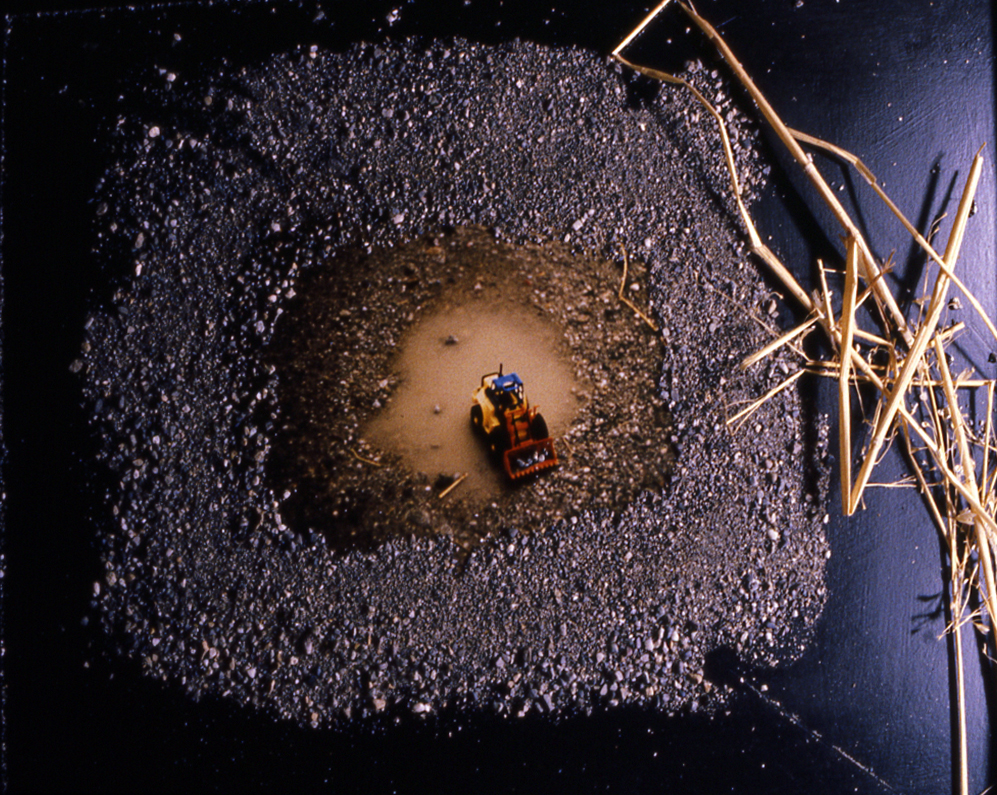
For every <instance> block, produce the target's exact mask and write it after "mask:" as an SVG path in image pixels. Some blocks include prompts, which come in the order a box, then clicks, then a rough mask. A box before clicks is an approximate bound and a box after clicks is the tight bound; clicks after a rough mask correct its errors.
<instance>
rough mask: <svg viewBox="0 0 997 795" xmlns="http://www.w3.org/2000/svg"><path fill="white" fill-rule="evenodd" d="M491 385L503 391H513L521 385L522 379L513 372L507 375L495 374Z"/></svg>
mask: <svg viewBox="0 0 997 795" xmlns="http://www.w3.org/2000/svg"><path fill="white" fill-rule="evenodd" d="M492 385H493V386H494V387H495V389H501V390H502V391H503V392H513V391H515V390H516V389H517V388H518V387H521V386H522V385H523V381H522V379H520V377H519V376H518V375H516V374H515V373H509V374H508V375H500V376H496V377H495V380H494V381H493V382H492Z"/></svg>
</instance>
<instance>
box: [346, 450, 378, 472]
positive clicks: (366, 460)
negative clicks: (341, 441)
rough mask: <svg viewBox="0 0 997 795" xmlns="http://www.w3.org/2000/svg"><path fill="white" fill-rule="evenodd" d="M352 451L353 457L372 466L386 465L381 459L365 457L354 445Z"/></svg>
mask: <svg viewBox="0 0 997 795" xmlns="http://www.w3.org/2000/svg"><path fill="white" fill-rule="evenodd" d="M350 452H351V453H352V454H353V457H354V458H355V459H356V460H357V461H362V462H363V463H364V464H370V465H371V466H372V467H383V466H384V464H382V463H380V462H379V461H372V460H371V459H369V458H364V457H363V456H362V455H360V453H358V452H357V451H356V450H354V449H353V448H352V447H351V448H350Z"/></svg>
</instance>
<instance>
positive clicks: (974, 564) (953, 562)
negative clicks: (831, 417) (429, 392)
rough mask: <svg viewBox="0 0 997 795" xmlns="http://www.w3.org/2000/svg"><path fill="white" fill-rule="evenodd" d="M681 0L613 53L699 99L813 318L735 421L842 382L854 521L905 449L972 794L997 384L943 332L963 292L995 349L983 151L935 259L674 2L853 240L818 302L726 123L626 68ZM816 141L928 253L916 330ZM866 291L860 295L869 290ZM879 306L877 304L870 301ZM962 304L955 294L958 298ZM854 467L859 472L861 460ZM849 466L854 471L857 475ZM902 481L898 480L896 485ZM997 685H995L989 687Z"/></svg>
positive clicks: (992, 613) (995, 468) (847, 500)
mask: <svg viewBox="0 0 997 795" xmlns="http://www.w3.org/2000/svg"><path fill="white" fill-rule="evenodd" d="M670 2H671V0H664V2H662V3H661V4H660V5H659V6H658V7H657V8H655V9H654V10H653V11H652V12H651V13H650V14H649V15H648V16H647V17H646V18H645V19H644V20H643V21H642V22H641V24H640V25H638V26H637V27H636V28H635V29H634V30H633V31H632V32H631V33H630V35H629V36H627V37H626V38H625V39H624V40H623V41H622V42H621V43H620V45H619V46H618V47H617V48H616V50H614V52H613V56H614V57H615V58H616V59H617V60H618V61H620V62H621V63H623V64H625V65H626V66H628V67H630V68H631V69H634V70H635V71H637V72H640V73H641V74H644V75H646V76H647V77H650V78H652V79H654V80H659V81H662V82H666V83H670V84H673V85H679V86H682V87H684V88H686V89H688V90H689V91H691V92H692V93H693V95H694V96H695V97H696V99H697V100H698V101H699V102H700V103H701V104H702V105H703V106H704V107H705V108H706V109H707V111H708V112H709V113H710V115H711V116H712V117H713V119H714V120H715V122H716V124H717V128H718V131H719V135H720V138H721V141H722V144H723V150H724V154H725V158H726V162H727V167H728V170H729V172H730V180H731V190H732V191H733V196H734V199H735V201H736V203H737V207H738V211H739V213H740V215H741V219H742V221H743V223H744V225H745V227H746V229H747V234H748V238H749V241H750V245H751V248H752V251H753V253H754V254H755V255H757V256H758V258H759V259H760V260H761V261H762V262H763V263H764V264H765V266H766V267H767V268H768V269H769V270H770V271H771V273H772V274H773V275H774V276H775V278H776V279H778V280H779V281H780V282H781V283H782V285H783V286H784V287H785V288H786V290H787V292H788V294H789V295H790V296H792V297H793V299H794V300H795V301H796V302H797V303H798V304H799V305H800V307H802V309H803V310H804V312H805V314H806V320H805V321H804V322H803V323H801V324H800V325H798V326H797V327H796V328H794V329H792V330H790V331H789V332H787V333H785V334H783V335H781V336H779V337H778V338H777V339H774V340H773V341H772V343H771V344H769V345H767V346H765V347H764V348H763V349H762V350H760V351H758V352H757V353H755V354H754V355H752V356H750V357H748V358H747V359H746V360H745V361H744V362H743V364H742V366H743V367H745V368H747V367H751V366H752V365H753V364H756V363H757V362H759V361H761V360H762V359H764V358H766V357H767V356H769V355H770V354H772V353H774V352H776V351H778V350H780V349H781V348H783V347H784V346H787V345H792V346H794V349H795V350H797V352H798V353H799V354H800V361H801V366H800V369H799V370H798V371H796V372H794V373H793V374H791V375H790V376H789V377H788V378H787V379H786V380H785V381H784V382H783V383H781V384H780V385H779V386H777V387H775V388H774V389H772V390H771V391H770V392H768V393H767V394H765V395H762V396H761V397H759V398H758V399H757V400H755V401H754V402H752V403H751V404H750V405H748V406H747V407H745V408H744V409H742V410H741V411H739V412H737V413H736V414H734V415H733V416H731V417H730V418H729V420H728V422H729V424H731V425H735V426H737V425H738V424H739V423H742V422H743V421H744V420H746V419H747V417H749V416H750V415H751V414H752V412H754V411H755V410H756V409H757V408H758V407H759V406H761V405H762V404H764V403H765V402H766V401H767V400H769V399H771V398H772V397H773V396H774V395H775V394H777V393H778V392H780V391H782V390H783V389H786V388H788V387H790V386H791V385H792V384H794V383H795V382H796V381H797V380H798V379H799V378H800V377H801V376H803V375H804V374H805V373H813V374H816V375H818V376H822V377H830V378H835V379H837V381H838V408H839V423H838V427H839V453H840V455H839V458H840V466H841V472H840V475H841V486H842V495H841V500H842V506H843V509H844V511H845V513H846V514H848V515H851V514H852V513H854V511H855V510H856V509H857V508H858V507H859V506H860V505H861V504H862V498H863V494H864V492H865V489H866V488H867V487H868V486H869V485H870V479H871V475H872V472H873V470H874V469H875V467H876V465H877V463H878V461H879V460H880V456H881V454H882V452H883V450H884V448H885V446H886V445H887V444H888V442H889V441H890V440H892V439H894V438H898V437H899V438H900V439H902V440H903V444H904V446H905V451H906V454H907V460H908V462H909V464H910V467H911V469H912V478H911V481H910V482H911V485H914V484H916V485H917V486H918V487H919V489H920V492H921V495H922V497H923V500H924V503H925V505H926V506H927V508H928V510H929V512H930V514H931V516H932V518H933V520H934V522H935V524H936V526H937V528H938V531H939V534H940V538H941V540H942V543H943V545H944V548H945V550H946V556H947V569H948V571H947V573H946V574H943V576H944V577H946V578H947V580H948V582H947V590H948V596H949V600H950V605H951V615H952V620H951V623H950V624H949V626H948V627H947V631H949V632H952V633H953V634H954V636H955V637H954V643H953V644H952V648H953V656H954V659H953V665H954V671H955V679H956V703H955V704H954V709H955V710H956V713H957V718H958V721H957V725H958V727H959V729H958V732H959V736H958V737H957V742H956V749H957V750H956V757H957V758H956V760H955V765H956V767H957V770H958V775H957V777H956V781H957V791H958V792H960V793H964V794H965V793H968V775H967V769H968V765H967V759H966V753H967V751H966V748H967V738H966V717H965V685H964V660H963V654H962V642H961V631H962V629H963V628H964V627H965V626H967V625H968V624H972V625H973V627H974V628H975V630H976V633H977V636H978V639H979V649H980V653H981V655H983V657H984V659H986V660H987V661H988V663H987V665H986V666H985V668H986V669H987V671H988V672H989V675H990V676H991V677H993V676H994V674H995V671H994V669H993V668H992V667H990V662H991V661H993V657H992V655H991V649H990V646H991V644H992V642H993V640H992V637H993V633H992V631H991V630H992V628H993V626H994V620H995V618H997V588H995V582H994V563H993V561H994V555H995V552H997V521H995V507H997V462H993V461H992V460H991V459H992V455H991V454H992V453H993V452H995V451H997V431H995V427H994V423H993V421H992V420H993V410H994V391H995V383H997V382H995V381H994V380H992V379H986V378H981V377H977V376H976V375H975V374H974V373H973V372H971V371H966V372H963V373H960V374H958V375H955V376H953V374H952V372H951V371H950V366H949V355H948V354H947V352H946V349H947V348H948V346H950V345H951V344H952V342H953V340H955V339H956V338H957V336H958V334H959V332H960V331H962V329H963V324H961V323H960V324H955V325H953V326H949V327H940V320H941V318H942V312H943V309H944V308H945V307H946V306H947V305H948V303H949V301H950V299H949V292H950V290H951V288H952V287H953V286H954V287H955V288H957V289H958V290H960V291H961V293H962V295H963V297H964V298H965V299H966V300H967V301H968V302H969V304H970V305H971V306H972V307H973V309H974V310H975V311H976V312H977V313H978V315H979V316H980V317H981V318H982V320H983V323H984V324H985V325H986V327H987V329H988V330H989V331H990V333H991V334H992V335H993V337H994V339H995V341H997V328H995V327H994V324H993V322H992V321H991V320H990V318H989V317H987V314H986V312H985V311H984V309H983V307H982V306H981V304H980V302H979V301H978V300H977V299H976V297H975V296H974V295H973V294H972V292H970V290H969V289H968V288H967V287H966V285H965V284H963V282H962V281H961V280H960V278H959V277H958V275H957V274H956V273H955V268H956V264H957V261H958V258H959V251H960V247H961V245H962V241H963V237H964V234H965V230H966V222H967V220H968V218H969V216H970V214H971V210H972V207H973V200H974V196H975V193H976V188H977V184H978V182H979V178H980V173H981V170H982V166H983V158H982V154H981V152H977V154H976V156H975V158H974V159H973V162H972V166H971V168H970V173H969V177H968V179H967V180H966V185H965V187H964V189H963V193H962V198H961V200H960V202H959V207H958V211H957V212H956V216H955V220H954V223H953V226H952V230H951V232H950V235H949V239H948V242H947V245H946V248H945V251H944V253H943V254H939V253H938V251H937V250H936V249H935V248H934V247H933V245H932V244H931V243H930V242H929V240H928V239H927V238H925V237H924V236H923V235H922V234H921V233H920V232H918V231H917V229H916V228H915V227H914V226H913V224H911V223H910V221H908V220H907V218H906V217H905V216H904V215H903V213H902V212H901V211H900V209H899V208H898V207H897V206H896V205H895V204H894V203H893V201H891V200H890V198H889V197H888V196H887V195H886V193H885V192H884V191H883V189H882V188H881V186H880V184H879V182H878V181H877V180H876V178H875V176H874V175H873V174H872V172H871V171H870V170H869V169H868V168H867V167H866V166H865V164H864V163H862V161H861V160H859V159H858V158H857V157H855V156H854V155H853V154H851V153H849V152H846V151H844V150H843V149H840V148H839V147H837V146H834V145H833V144H829V143H827V142H825V141H822V140H820V139H818V138H814V137H812V136H810V135H807V134H805V133H802V132H799V131H797V130H793V129H790V128H789V127H787V126H786V125H785V124H784V123H783V122H782V120H781V119H780V118H779V116H778V115H777V114H776V112H775V111H774V110H773V108H772V107H771V105H770V104H769V103H768V101H767V100H766V99H765V97H764V96H763V95H762V93H761V91H759V90H758V88H757V86H756V85H755V84H754V82H753V81H752V80H751V78H750V77H749V75H748V74H747V72H746V71H745V70H744V68H743V67H742V66H741V64H740V63H739V62H738V60H737V58H735V56H734V54H733V53H732V52H731V50H730V48H729V47H728V46H727V44H726V43H725V42H724V40H723V39H722V38H721V37H720V35H719V34H718V33H717V31H716V30H715V29H714V28H713V27H712V26H711V25H710V24H709V23H708V22H707V21H706V20H705V19H703V18H702V17H701V16H700V15H699V14H698V13H696V11H695V10H694V9H693V8H692V7H691V6H690V5H686V4H685V3H682V2H680V1H679V0H675V3H674V5H675V6H677V7H678V8H679V9H681V11H682V12H683V13H685V15H686V16H687V17H688V18H689V19H690V20H691V21H692V22H693V23H694V24H695V25H696V26H697V27H698V28H699V29H700V30H701V31H702V32H703V33H704V34H705V36H706V37H707V38H708V39H709V40H710V41H711V42H712V43H713V44H714V46H715V47H716V48H717V49H718V50H719V52H720V54H721V56H722V57H723V59H724V61H725V62H726V63H727V65H728V66H729V67H730V69H731V70H732V72H733V73H734V75H735V77H736V78H737V80H738V81H739V82H740V83H741V85H742V86H743V87H744V89H745V90H746V91H747V92H748V94H749V95H750V96H751V98H752V100H753V101H754V103H755V104H756V105H757V107H758V110H759V111H760V113H761V114H762V116H763V117H764V119H765V121H766V122H767V123H768V124H769V125H770V126H771V127H772V129H773V130H774V132H775V133H776V135H777V136H778V137H779V139H780V140H781V141H782V143H783V144H785V146H786V148H787V149H788V150H789V152H790V154H791V155H792V157H793V158H794V160H796V162H797V163H799V165H800V166H801V167H802V168H803V170H804V173H805V174H806V176H807V177H808V179H809V180H810V182H811V184H812V185H813V187H814V188H815V189H816V191H817V194H818V195H819V196H820V198H821V199H822V200H823V201H824V202H825V203H826V204H827V206H828V207H829V208H830V209H831V211H832V213H833V214H834V217H835V218H836V219H837V221H838V223H840V225H841V227H842V231H843V238H844V241H845V257H844V272H843V274H842V277H843V278H842V284H841V287H840V296H835V294H834V293H833V291H832V289H831V288H830V287H829V283H828V278H827V277H828V272H827V271H826V270H825V269H824V266H823V264H822V263H818V265H819V269H820V276H821V289H820V290H819V291H816V292H815V293H814V294H813V295H810V294H808V293H807V292H806V291H805V290H804V289H803V287H802V286H801V285H800V283H799V282H798V281H797V280H796V278H795V277H794V276H793V274H792V272H791V271H790V270H789V269H788V268H787V267H786V266H785V265H784V264H783V263H782V262H781V261H780V259H779V258H778V257H777V256H776V254H775V253H774V252H773V251H772V250H771V249H770V248H769V247H768V246H766V245H765V244H764V243H763V242H762V239H761V237H760V236H759V234H758V231H757V229H756V228H755V224H754V222H753V220H752V218H751V216H750V214H749V213H748V211H747V208H746V207H745V204H744V202H743V200H742V197H741V189H740V185H739V181H738V177H737V169H736V166H735V163H734V156H733V152H732V150H731V146H730V140H729V136H728V133H727V129H726V125H725V123H724V120H723V118H722V117H721V116H720V114H719V113H718V111H717V110H716V109H715V108H714V107H713V106H712V105H711V104H710V102H709V101H708V100H707V99H706V98H705V97H704V96H703V95H702V94H701V93H700V92H699V91H698V90H697V89H696V88H695V87H694V86H693V85H691V84H690V83H689V82H688V81H686V80H684V79H683V78H681V77H676V76H674V75H670V74H667V73H664V72H661V71H658V70H656V69H650V68H647V67H644V66H639V65H637V64H633V63H630V62H629V61H627V60H626V59H625V58H623V56H622V55H621V54H620V53H621V52H622V51H623V50H624V49H625V48H626V47H627V46H628V45H629V44H630V43H631V42H632V41H633V40H634V39H635V38H636V37H637V36H638V35H639V34H640V33H641V32H642V31H643V30H644V29H645V28H646V27H647V25H648V24H649V23H650V22H651V20H653V19H654V18H655V17H656V16H657V15H658V14H659V13H661V11H663V10H664V9H665V7H666V6H667V5H669V3H670ZM804 146H808V147H811V148H814V149H817V150H822V151H823V152H825V153H827V154H829V155H831V156H833V157H836V158H839V159H840V160H843V161H844V162H846V163H848V164H850V165H851V166H852V167H854V168H855V170H856V171H858V173H859V174H861V175H862V177H863V178H864V180H865V181H866V182H867V183H868V184H869V185H870V186H871V187H872V189H873V190H874V191H875V193H876V194H877V196H878V197H879V198H880V199H881V200H882V201H883V202H884V203H885V204H886V205H887V207H888V208H889V209H890V211H891V212H892V213H893V214H894V215H895V216H896V218H897V219H898V220H899V221H900V223H901V224H902V225H903V227H904V229H905V230H906V231H907V233H908V234H909V235H910V236H911V237H912V238H913V240H914V241H915V242H916V243H917V244H918V245H919V246H920V247H921V249H922V250H923V251H924V253H925V255H926V256H927V258H928V261H929V265H932V266H933V270H929V274H933V275H932V279H933V282H932V288H931V291H930V295H925V297H924V298H923V299H922V300H921V301H920V302H919V305H920V311H919V313H918V316H917V317H916V318H915V319H914V320H912V321H909V320H908V319H907V318H906V317H905V315H904V313H903V311H902V310H901V308H900V306H899V304H898V302H897V300H896V297H895V296H894V295H893V294H892V293H891V292H890V288H889V283H888V281H887V280H886V279H885V278H883V277H884V275H885V273H886V272H887V271H888V269H889V263H888V262H887V263H882V264H880V263H878V262H877V261H876V258H875V257H874V256H873V254H872V250H871V248H870V246H869V245H868V243H867V242H866V240H865V239H864V238H863V236H862V234H861V232H860V231H859V229H858V226H857V225H856V224H855V223H854V222H853V221H852V219H851V218H850V217H849V215H848V213H847V212H846V210H845V209H844V207H843V206H842V205H841V203H840V202H839V201H838V199H837V197H836V196H835V195H834V193H833V192H832V191H831V188H830V187H829V186H828V184H827V182H825V180H824V178H823V177H822V176H821V174H820V172H819V171H818V169H817V167H816V166H815V164H814V162H813V159H812V158H811V157H810V156H809V155H808V154H807V153H806V151H805V150H804V149H803V147H804ZM862 283H864V285H865V286H864V288H863V289H862V290H861V292H860V291H859V290H860V286H861V284H862ZM870 298H871V299H872V300H871V302H869V299H870ZM953 300H955V299H953ZM867 302H869V303H871V309H869V310H868V311H867V312H866V314H867V315H868V316H869V317H871V318H872V319H873V321H874V322H875V323H876V325H877V326H878V328H877V329H876V330H875V331H867V330H865V329H863V328H862V327H860V325H859V322H858V313H859V311H860V310H861V309H862V308H863V307H864V305H865V304H866V303H867ZM816 328H819V329H821V330H822V331H823V333H824V335H825V337H826V339H827V342H828V345H827V346H825V347H826V350H827V351H828V352H827V354H826V355H823V356H819V357H818V358H811V357H810V356H808V355H807V354H806V353H804V352H803V351H802V349H801V348H800V347H799V346H798V342H799V341H800V340H801V339H802V338H803V337H804V336H805V335H807V334H809V333H810V332H812V331H813V330H814V329H816ZM860 387H861V388H862V389H863V391H864V392H867V391H869V390H872V391H873V393H874V394H875V395H876V403H875V409H874V411H873V413H872V416H871V418H870V425H871V430H870V431H869V433H868V437H867V439H866V440H865V442H864V444H863V446H862V450H861V452H860V453H859V454H858V455H857V456H856V457H855V458H854V459H853V440H852V420H851V416H852V407H851V403H852V397H853V393H855V392H856V390H858V389H859V388H860ZM973 393H977V394H979V395H982V394H983V393H985V397H986V416H985V420H984V423H983V427H982V429H980V428H976V429H974V428H973V426H972V424H971V423H969V422H967V420H966V412H965V410H964V406H965V405H967V404H968V402H969V401H971V400H974V399H975V398H976V397H977V395H974V394H973ZM853 461H854V465H853ZM853 469H855V470H857V475H855V476H854V479H853ZM891 485H902V484H891ZM994 685H995V682H994V681H993V679H991V681H990V682H988V686H990V687H993V686H994Z"/></svg>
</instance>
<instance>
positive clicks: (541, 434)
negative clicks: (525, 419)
mask: <svg viewBox="0 0 997 795" xmlns="http://www.w3.org/2000/svg"><path fill="white" fill-rule="evenodd" d="M530 435H531V436H533V438H534V439H536V440H540V439H546V438H547V437H548V436H550V433H549V432H548V431H547V420H545V419H544V418H543V415H542V414H537V415H536V416H535V417H534V418H533V422H531V423H530Z"/></svg>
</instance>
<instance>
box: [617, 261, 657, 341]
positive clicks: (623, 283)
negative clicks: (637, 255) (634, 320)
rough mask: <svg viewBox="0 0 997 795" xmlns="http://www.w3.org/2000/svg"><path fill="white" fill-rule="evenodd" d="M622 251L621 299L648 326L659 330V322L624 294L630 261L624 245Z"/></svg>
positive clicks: (653, 329)
mask: <svg viewBox="0 0 997 795" xmlns="http://www.w3.org/2000/svg"><path fill="white" fill-rule="evenodd" d="M620 251H622V252H623V279H622V280H621V281H620V300H621V301H622V302H623V303H625V304H626V305H627V306H629V307H630V308H631V309H632V310H633V311H634V312H636V313H637V316H638V317H639V318H640V319H641V320H643V321H644V322H645V323H647V325H648V326H650V327H651V331H657V330H658V324H657V323H655V322H654V321H653V320H651V318H649V317H648V316H647V315H645V314H644V313H643V312H641V311H640V309H639V308H638V307H637V304H635V303H634V302H633V301H631V300H630V299H629V298H627V297H626V295H624V294H623V291H624V290H625V289H626V286H627V269H628V266H629V263H628V262H627V250H626V249H625V248H624V247H623V246H620Z"/></svg>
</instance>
